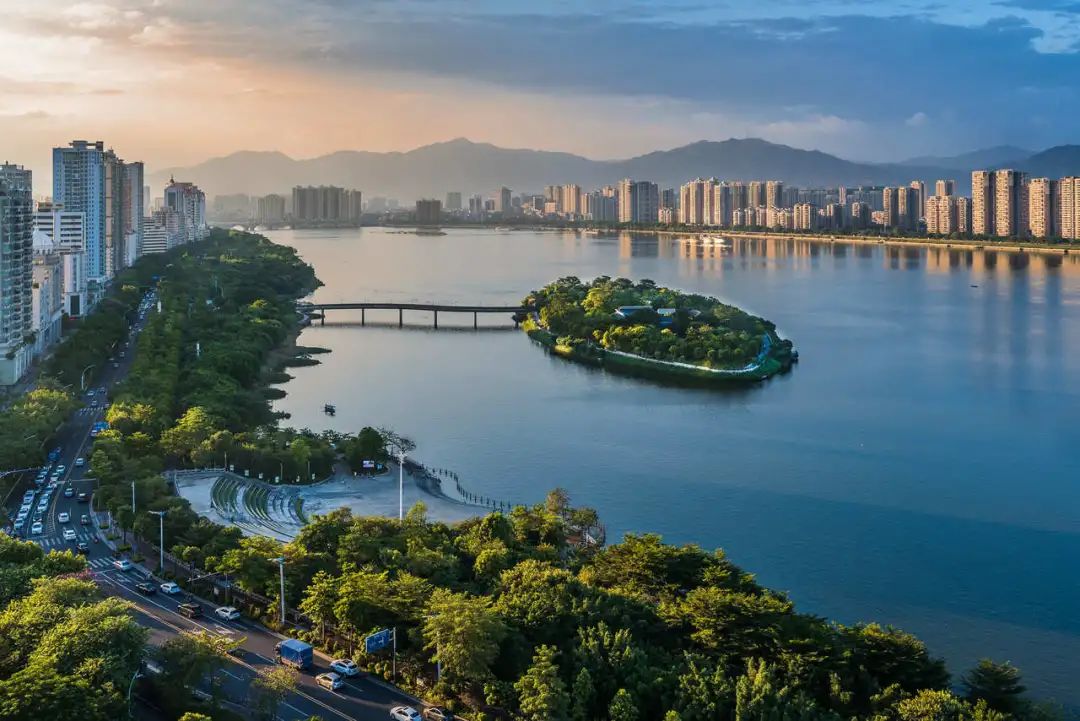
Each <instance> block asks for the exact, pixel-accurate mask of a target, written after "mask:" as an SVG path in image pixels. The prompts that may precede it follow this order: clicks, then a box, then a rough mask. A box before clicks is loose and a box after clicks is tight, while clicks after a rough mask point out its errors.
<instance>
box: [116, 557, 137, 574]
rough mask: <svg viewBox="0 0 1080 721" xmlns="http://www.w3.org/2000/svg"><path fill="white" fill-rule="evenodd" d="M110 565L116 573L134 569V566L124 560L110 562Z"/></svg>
mask: <svg viewBox="0 0 1080 721" xmlns="http://www.w3.org/2000/svg"><path fill="white" fill-rule="evenodd" d="M112 565H113V568H115V569H116V570H117V571H130V570H131V569H133V568H135V564H133V563H132V562H131V561H129V560H127V559H126V558H118V559H116V560H115V561H113V562H112Z"/></svg>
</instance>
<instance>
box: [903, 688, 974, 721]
mask: <svg viewBox="0 0 1080 721" xmlns="http://www.w3.org/2000/svg"><path fill="white" fill-rule="evenodd" d="M896 717H897V719H899V721H971V707H970V706H968V705H967V704H966V703H964V702H963V700H961V699H959V698H957V697H956V696H954V695H953V694H952V693H950V692H949V691H942V690H932V689H924V690H922V691H919V692H918V693H917V694H915V695H914V696H912V697H911V698H906V699H904V700H903V701H900V703H898V704H896Z"/></svg>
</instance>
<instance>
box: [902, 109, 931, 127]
mask: <svg viewBox="0 0 1080 721" xmlns="http://www.w3.org/2000/svg"><path fill="white" fill-rule="evenodd" d="M929 120H930V118H929V117H928V116H927V114H926V113H924V112H923V111H921V110H920V111H918V112H917V113H915V114H913V115H912V116H911V117H910V118H908V119H907V120H905V121H904V125H906V126H908V127H909V128H921V127H923V126H924V125H926V123H927V122H928V121H929Z"/></svg>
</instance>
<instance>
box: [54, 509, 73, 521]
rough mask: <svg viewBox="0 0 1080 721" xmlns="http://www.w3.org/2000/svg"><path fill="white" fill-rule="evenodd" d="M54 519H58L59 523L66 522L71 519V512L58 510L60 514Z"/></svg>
mask: <svg viewBox="0 0 1080 721" xmlns="http://www.w3.org/2000/svg"><path fill="white" fill-rule="evenodd" d="M56 520H58V521H60V523H67V522H68V521H70V520H71V514H69V513H68V512H67V511H60V515H58V516H57V517H56Z"/></svg>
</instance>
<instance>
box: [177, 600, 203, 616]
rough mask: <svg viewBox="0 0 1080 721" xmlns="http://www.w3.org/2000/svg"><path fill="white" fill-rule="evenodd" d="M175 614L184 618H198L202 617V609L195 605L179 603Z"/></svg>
mask: <svg viewBox="0 0 1080 721" xmlns="http://www.w3.org/2000/svg"><path fill="white" fill-rule="evenodd" d="M176 612H177V613H179V614H180V615H181V616H184V617H185V618H199V617H201V616H202V607H201V606H200V605H199V604H197V603H181V604H180V605H179V606H177V607H176Z"/></svg>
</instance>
